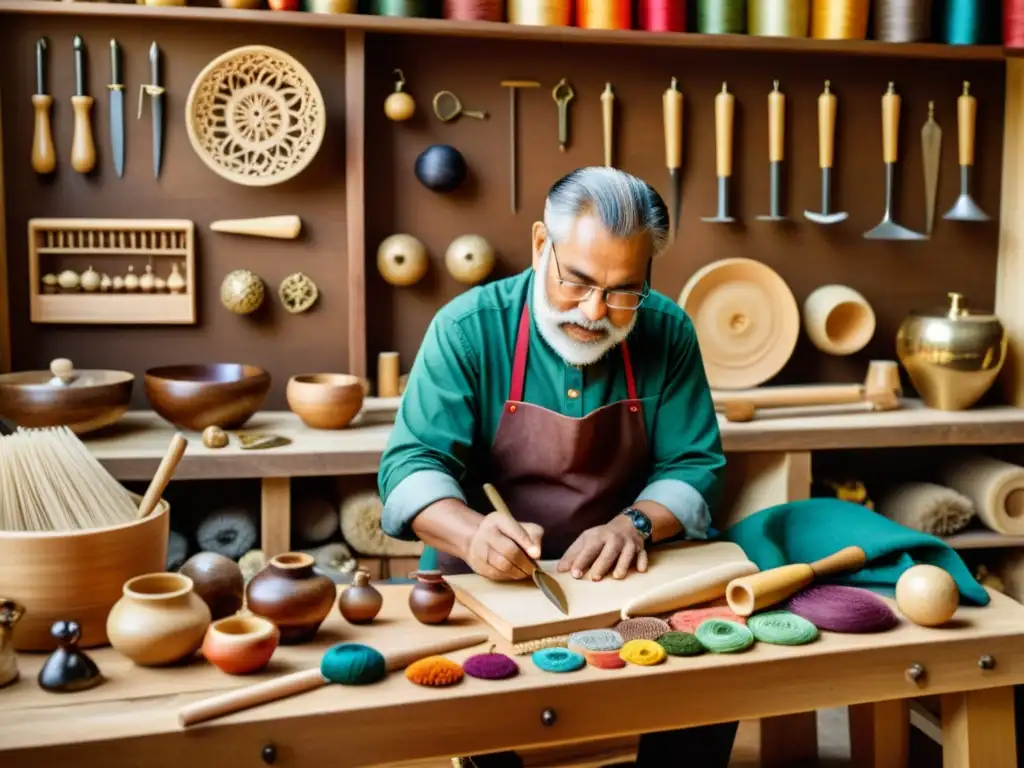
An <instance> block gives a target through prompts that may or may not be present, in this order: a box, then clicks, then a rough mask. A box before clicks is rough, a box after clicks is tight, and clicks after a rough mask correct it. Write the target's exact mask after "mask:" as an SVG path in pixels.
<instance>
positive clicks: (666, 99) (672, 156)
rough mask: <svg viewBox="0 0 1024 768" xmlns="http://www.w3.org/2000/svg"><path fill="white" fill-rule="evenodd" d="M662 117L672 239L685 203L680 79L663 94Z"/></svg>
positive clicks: (673, 80)
mask: <svg viewBox="0 0 1024 768" xmlns="http://www.w3.org/2000/svg"><path fill="white" fill-rule="evenodd" d="M661 110H662V118H663V120H664V122H665V167H666V168H668V183H669V184H670V185H671V186H670V187H669V199H670V202H669V213H670V215H671V216H672V239H673V240H675V239H676V233H677V232H679V214H680V212H681V210H682V205H683V94H682V93H680V91H679V81H678V80H676V78H674V77H673V78H672V80H671V81H670V82H669V86H668V88H667V89H666V90H665V93H663V94H662V95H661Z"/></svg>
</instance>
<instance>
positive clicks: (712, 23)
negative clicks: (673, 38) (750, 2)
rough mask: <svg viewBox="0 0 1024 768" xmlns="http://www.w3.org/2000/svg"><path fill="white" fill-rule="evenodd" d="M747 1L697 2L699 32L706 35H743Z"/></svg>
mask: <svg viewBox="0 0 1024 768" xmlns="http://www.w3.org/2000/svg"><path fill="white" fill-rule="evenodd" d="M746 22H747V2H746V0H697V31H698V32H700V33H701V34H704V35H742V34H743V33H744V32H745V31H746Z"/></svg>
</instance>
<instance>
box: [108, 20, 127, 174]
mask: <svg viewBox="0 0 1024 768" xmlns="http://www.w3.org/2000/svg"><path fill="white" fill-rule="evenodd" d="M107 90H108V91H109V92H110V97H109V98H110V154H111V155H112V156H113V158H114V170H115V171H117V175H118V176H124V79H123V78H122V77H121V46H119V45H118V44H117V40H111V41H110V83H109V84H108V85H107Z"/></svg>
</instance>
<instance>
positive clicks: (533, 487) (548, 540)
mask: <svg viewBox="0 0 1024 768" xmlns="http://www.w3.org/2000/svg"><path fill="white" fill-rule="evenodd" d="M530 326H531V318H530V309H529V305H528V304H525V305H524V306H523V313H522V316H521V317H520V319H519V330H518V333H517V337H516V346H515V352H514V356H513V361H512V382H511V385H510V387H509V395H508V400H507V401H506V402H505V406H504V408H503V410H502V414H501V419H500V421H499V422H498V430H497V432H496V433H495V436H494V443H493V445H492V446H491V450H490V454H489V456H487V457H486V461H484V462H482V463H483V466H482V467H481V468H480V470H479V474H480V475H481V477H480V483H483V482H490V483H492V484H493V485H494V486H495V488H497V489H498V492H499V493H500V494H501V496H502V498H503V499H504V500H505V503H506V504H507V505H508V508H509V509H510V510H511V511H512V514H513V515H515V517H516V519H517V520H519V521H520V522H524V523H536V524H537V525H540V526H543V528H544V539H543V547H542V548H543V553H542V556H541V557H542V559H545V560H552V559H558V558H560V557H561V556H562V555H563V554H565V551H566V550H567V549H568V548H569V547H570V545H572V543H573V542H574V541H575V540H576V539H577V537H579V535H580V534H581V533H583V531H585V530H586V529H588V528H592V527H594V526H596V525H603V524H605V523H607V522H609V521H610V520H611V519H612V518H613V517H614V516H615V515H617V514H619V513H620V512H621V511H622V510H623V509H625V508H626V507H628V506H629V505H630V504H632V503H633V502H634V501H635V500H636V497H637V495H638V494H639V493H640V491H642V490H643V488H644V486H645V485H646V479H647V475H648V469H649V467H648V462H649V460H650V456H649V452H648V446H647V433H646V427H645V425H644V412H643V406H642V404H641V402H640V400H639V398H638V397H637V394H636V382H635V381H634V378H633V366H632V362H631V360H630V357H629V348H628V347H627V345H626V342H625V341H623V342H622V343H621V344H620V345H619V347H620V349H621V350H622V363H623V370H624V371H625V375H626V388H627V392H628V394H629V398H628V399H627V400H621V401H619V402H616V403H611V404H609V405H605V406H603V407H601V408H599V409H597V410H595V411H593V412H592V413H590V414H588V415H586V416H584V417H582V418H575V417H572V416H564V415H562V414H560V413H556V412H554V411H551V410H548V409H547V408H542V407H540V406H538V405H533V404H531V403H526V402H523V387H524V384H525V381H526V367H527V365H526V364H527V352H528V350H529V347H530ZM473 474H474V475H476V474H477V473H476V472H474V473H473ZM477 485H479V483H477ZM465 489H466V491H467V496H468V497H469V502H470V505H471V506H472V508H473V509H476V510H477V511H479V512H484V513H486V512H489V511H491V510H490V505H489V504H485V503H484V504H482V503H480V502H476V503H474V502H475V501H476V499H478V498H480V499H482V498H483V496H482V494H477V493H476V492H475V491H476V489H475V488H472V487H468V486H466V488H465ZM437 554H438V565H437V567H438V568H440V569H441V571H442V572H444V573H449V574H453V573H466V572H468V571H469V567H468V566H467V565H466V564H465V563H464V562H462V560H460V559H458V558H456V557H453V556H451V555H448V554H445V553H444V552H438V553H437Z"/></svg>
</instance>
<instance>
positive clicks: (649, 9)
mask: <svg viewBox="0 0 1024 768" xmlns="http://www.w3.org/2000/svg"><path fill="white" fill-rule="evenodd" d="M636 26H637V28H638V29H642V30H644V31H646V32H685V31H686V0H640V1H639V3H638V4H637V9H636Z"/></svg>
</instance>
